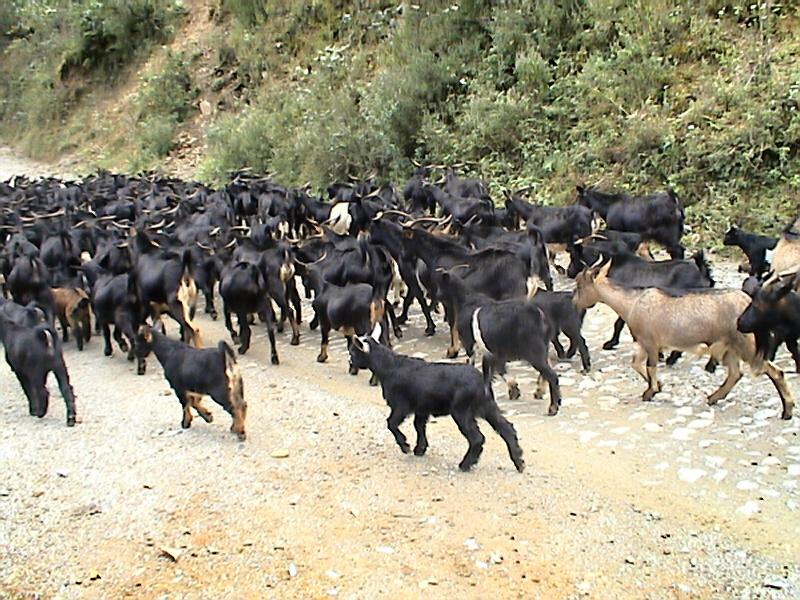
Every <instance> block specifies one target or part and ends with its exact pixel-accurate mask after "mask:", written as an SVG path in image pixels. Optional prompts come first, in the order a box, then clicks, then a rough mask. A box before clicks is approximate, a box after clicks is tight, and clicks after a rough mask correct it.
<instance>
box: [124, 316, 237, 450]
mask: <svg viewBox="0 0 800 600" xmlns="http://www.w3.org/2000/svg"><path fill="white" fill-rule="evenodd" d="M151 350H152V351H153V352H154V353H155V355H156V358H157V359H158V362H160V363H161V366H162V367H163V368H164V377H165V378H166V380H167V382H169V385H170V387H171V388H172V389H173V391H174V392H175V395H176V396H177V397H178V400H179V401H180V403H181V406H182V407H183V419H182V420H181V427H183V428H184V429H188V428H189V427H191V426H192V412H191V409H192V408H194V409H195V410H196V411H197V414H199V415H200V417H202V419H203V420H204V421H205V422H206V423H211V421H213V420H214V419H213V415H212V414H211V413H210V412H209V410H208V409H207V408H205V407H204V406H203V405H202V404H201V403H200V402H201V400H202V398H203V396H205V395H208V396H211V398H212V399H213V400H214V402H216V403H217V404H219V405H220V406H221V407H222V408H224V409H225V411H226V412H227V413H228V414H229V415H231V417H233V424H232V425H231V431H232V432H233V433H235V434H237V435H238V436H239V439H240V440H244V439H245V437H246V436H245V431H244V421H245V418H246V416H247V403H246V402H245V400H244V384H243V383H242V375H241V372H240V371H239V366H238V365H237V364H236V355H235V354H234V352H233V349H232V348H231V347H230V346H229V345H228V344H226V343H225V342H220V343H219V344H218V345H217V347H216V348H200V349H198V348H193V347H191V346H189V345H188V344H186V343H184V342H181V341H178V340H173V339H171V338H168V337H167V336H166V335H164V334H162V333H160V332H158V331H156V330H154V329H152V328H151V327H150V326H149V325H142V326H141V327H140V328H139V332H138V334H137V339H136V352H137V353H140V354H142V355H143V356H142V358H143V357H144V356H147V355H148V354H150V351H151Z"/></svg>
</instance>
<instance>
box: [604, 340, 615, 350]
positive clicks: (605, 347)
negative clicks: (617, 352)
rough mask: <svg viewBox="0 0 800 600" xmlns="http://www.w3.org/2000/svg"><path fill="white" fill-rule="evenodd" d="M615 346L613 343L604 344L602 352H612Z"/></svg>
mask: <svg viewBox="0 0 800 600" xmlns="http://www.w3.org/2000/svg"><path fill="white" fill-rule="evenodd" d="M616 347H617V345H616V344H615V343H614V342H606V343H605V344H603V350H613V349H614V348H616Z"/></svg>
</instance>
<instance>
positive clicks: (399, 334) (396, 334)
mask: <svg viewBox="0 0 800 600" xmlns="http://www.w3.org/2000/svg"><path fill="white" fill-rule="evenodd" d="M394 337H396V338H397V339H398V340H402V339H403V330H402V329H400V328H399V327H398V328H397V329H395V330H394Z"/></svg>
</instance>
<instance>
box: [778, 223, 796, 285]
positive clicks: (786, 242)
mask: <svg viewBox="0 0 800 600" xmlns="http://www.w3.org/2000/svg"><path fill="white" fill-rule="evenodd" d="M772 271H773V272H775V273H780V274H788V273H797V272H798V271H800V218H797V219H795V220H794V222H793V223H792V224H791V225H789V227H787V228H786V229H785V230H784V232H783V233H782V234H781V237H780V238H778V243H777V244H776V245H775V250H774V251H773V253H772Z"/></svg>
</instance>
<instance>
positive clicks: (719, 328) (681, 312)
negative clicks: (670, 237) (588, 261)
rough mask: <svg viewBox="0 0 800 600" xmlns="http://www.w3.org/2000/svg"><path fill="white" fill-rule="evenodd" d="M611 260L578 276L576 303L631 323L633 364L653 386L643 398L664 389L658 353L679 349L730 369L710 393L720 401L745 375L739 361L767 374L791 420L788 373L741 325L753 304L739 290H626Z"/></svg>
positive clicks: (714, 400)
mask: <svg viewBox="0 0 800 600" xmlns="http://www.w3.org/2000/svg"><path fill="white" fill-rule="evenodd" d="M609 268H610V263H606V264H605V265H604V266H602V267H593V268H589V269H585V270H584V271H583V272H582V273H581V274H580V275H579V276H578V278H577V280H576V281H577V284H578V286H577V290H576V292H575V297H574V302H575V304H576V305H577V306H578V308H589V307H591V306H594V305H595V304H596V303H598V302H602V303H604V304H607V305H608V306H609V307H611V308H612V309H613V310H614V311H615V312H616V313H617V314H618V315H619V316H620V317H621V318H622V319H623V320H624V321H625V322H626V323H627V325H628V327H629V328H630V331H631V335H633V338H634V339H635V340H636V343H637V344H638V350H637V352H636V354H635V355H634V358H633V368H634V369H635V370H636V372H637V373H639V374H640V375H641V376H642V377H643V378H644V379H645V381H647V383H648V386H647V389H646V390H645V392H644V394H643V396H642V400H645V401H648V400H652V399H653V396H654V395H655V394H656V393H658V392H660V391H661V383H659V381H658V376H657V374H656V366H657V365H658V355H659V352H661V351H663V350H680V351H683V352H693V353H695V354H710V355H711V356H712V357H713V358H715V359H716V360H717V361H719V362H720V363H721V364H723V365H725V367H727V369H728V374H727V377H726V378H725V381H724V382H723V384H722V385H721V386H720V388H719V389H718V390H716V391H715V392H714V393H712V394H711V395H710V396H709V397H708V404H709V405H712V404H716V403H717V401H719V400H720V399H722V398H725V396H727V395H728V393H729V392H730V391H731V389H732V388H733V386H734V385H736V383H737V382H738V381H739V379H741V377H742V372H741V368H740V362H741V361H744V362H746V363H747V364H748V365H749V366H750V368H751V370H752V372H753V374H754V375H760V374H762V373H766V374H767V376H768V377H769V378H770V379H771V380H772V383H773V384H774V385H775V388H776V389H777V390H778V394H779V395H780V397H781V401H782V402H783V415H782V418H784V419H790V418H791V417H792V409H793V407H794V400H793V398H792V393H791V391H790V390H789V388H788V386H787V385H786V380H785V378H784V376H783V371H781V370H780V369H779V368H778V367H776V366H775V365H774V364H772V363H771V362H769V361H765V360H764V359H763V358H762V357H761V356H760V355H759V354H758V353H757V352H756V344H755V338H754V336H753V335H752V334H745V333H741V332H740V331H739V330H738V329H737V319H738V318H739V316H740V315H741V314H742V313H743V312H744V310H745V309H746V308H747V306H748V305H749V304H750V298H749V296H748V295H747V294H745V293H744V292H742V291H740V290H725V289H709V290H691V291H687V292H680V293H673V294H671V293H669V292H666V291H663V290H660V289H657V288H641V289H626V288H623V287H621V286H619V285H617V284H615V283H612V282H611V281H609V279H608V277H607V275H608V270H609Z"/></svg>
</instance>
